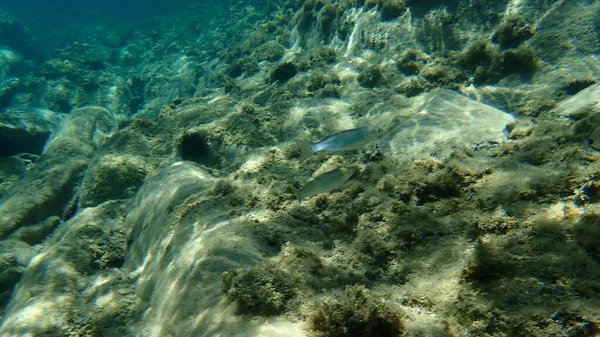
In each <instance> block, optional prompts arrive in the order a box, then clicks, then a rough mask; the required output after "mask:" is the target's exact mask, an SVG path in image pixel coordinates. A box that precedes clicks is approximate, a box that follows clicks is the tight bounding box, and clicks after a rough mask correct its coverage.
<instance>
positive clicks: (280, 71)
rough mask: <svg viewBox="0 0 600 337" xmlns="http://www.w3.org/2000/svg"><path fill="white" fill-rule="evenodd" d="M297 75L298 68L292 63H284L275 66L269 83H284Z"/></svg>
mask: <svg viewBox="0 0 600 337" xmlns="http://www.w3.org/2000/svg"><path fill="white" fill-rule="evenodd" d="M297 73H298V67H297V66H296V64H294V63H292V62H284V63H282V64H280V65H279V66H277V67H276V68H275V69H274V70H273V72H271V76H270V80H271V82H273V83H275V82H280V83H285V82H287V81H289V80H290V79H292V78H293V77H294V76H296V74H297Z"/></svg>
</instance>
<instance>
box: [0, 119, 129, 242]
mask: <svg viewBox="0 0 600 337" xmlns="http://www.w3.org/2000/svg"><path fill="white" fill-rule="evenodd" d="M116 127H117V122H116V120H115V118H114V116H113V115H112V113H110V112H109V111H108V110H106V109H103V108H100V107H87V108H82V109H78V110H75V111H74V112H73V113H71V114H70V115H69V116H68V117H67V118H65V119H64V120H63V121H62V122H61V123H60V125H59V126H58V127H57V128H56V130H55V131H54V133H53V134H52V137H51V139H50V141H48V143H47V144H46V146H45V148H44V152H43V154H42V156H41V158H40V160H39V161H38V162H36V164H35V165H34V166H32V167H31V168H30V169H29V170H28V171H27V172H26V174H25V176H24V178H23V179H22V180H21V181H20V182H18V183H16V184H15V185H13V186H12V188H11V189H10V190H9V191H7V193H6V195H5V198H4V199H3V202H2V203H0V218H2V219H3V221H2V223H0V238H4V237H6V236H7V235H8V234H10V233H12V232H13V231H15V230H16V229H18V228H19V227H22V226H29V225H33V224H35V223H37V222H39V221H42V220H44V219H46V218H47V217H49V216H53V215H59V216H62V215H63V214H64V213H65V212H67V211H68V207H67V204H68V202H69V200H70V199H71V198H73V196H74V195H75V189H76V186H77V184H78V182H79V181H80V179H81V178H82V176H83V173H84V170H85V169H86V167H87V165H88V160H89V159H88V158H89V157H90V156H91V155H92V154H93V153H94V151H95V150H96V148H97V147H98V146H100V144H101V143H102V142H103V141H104V140H105V138H106V137H107V136H108V135H110V134H112V132H114V131H115V130H116Z"/></svg>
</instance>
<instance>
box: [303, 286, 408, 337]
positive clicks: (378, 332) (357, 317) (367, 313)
mask: <svg viewBox="0 0 600 337" xmlns="http://www.w3.org/2000/svg"><path fill="white" fill-rule="evenodd" d="M400 318H401V314H400V312H399V311H397V310H394V309H393V308H391V307H389V305H387V304H386V303H385V302H382V301H381V300H380V299H377V300H375V299H373V298H372V297H371V296H370V295H369V291H368V290H367V289H366V288H365V287H363V286H351V287H347V288H346V291H345V292H344V294H342V296H340V297H339V299H336V300H333V301H331V302H323V303H321V304H320V305H319V306H318V307H317V310H315V312H314V313H313V314H312V316H311V317H310V318H309V323H310V329H311V330H312V331H313V332H314V334H313V335H314V336H319V337H363V336H371V337H388V336H389V337H398V336H400V335H401V334H402V330H403V325H402V322H401V320H400Z"/></svg>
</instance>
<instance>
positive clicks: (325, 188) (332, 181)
mask: <svg viewBox="0 0 600 337" xmlns="http://www.w3.org/2000/svg"><path fill="white" fill-rule="evenodd" d="M353 174H354V170H352V169H347V168H336V169H335V170H331V171H329V172H325V173H323V174H321V175H319V176H318V177H316V178H315V179H313V180H311V181H309V182H308V183H307V184H306V186H304V187H303V188H301V189H300V190H298V191H296V198H298V201H302V199H305V198H310V197H312V196H315V195H317V194H320V193H325V192H329V191H333V190H335V189H336V188H338V187H340V186H342V184H343V183H345V182H346V181H348V179H350V177H352V175H353Z"/></svg>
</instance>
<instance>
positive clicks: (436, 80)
mask: <svg viewBox="0 0 600 337" xmlns="http://www.w3.org/2000/svg"><path fill="white" fill-rule="evenodd" d="M420 75H421V76H423V78H424V79H426V80H427V81H429V82H430V83H432V84H434V85H436V86H441V85H443V86H447V85H451V84H453V83H457V82H462V81H465V80H466V79H467V78H466V76H464V74H463V73H462V72H458V71H456V69H455V68H453V67H449V66H446V65H436V66H429V67H424V69H423V70H421V74H420Z"/></svg>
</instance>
